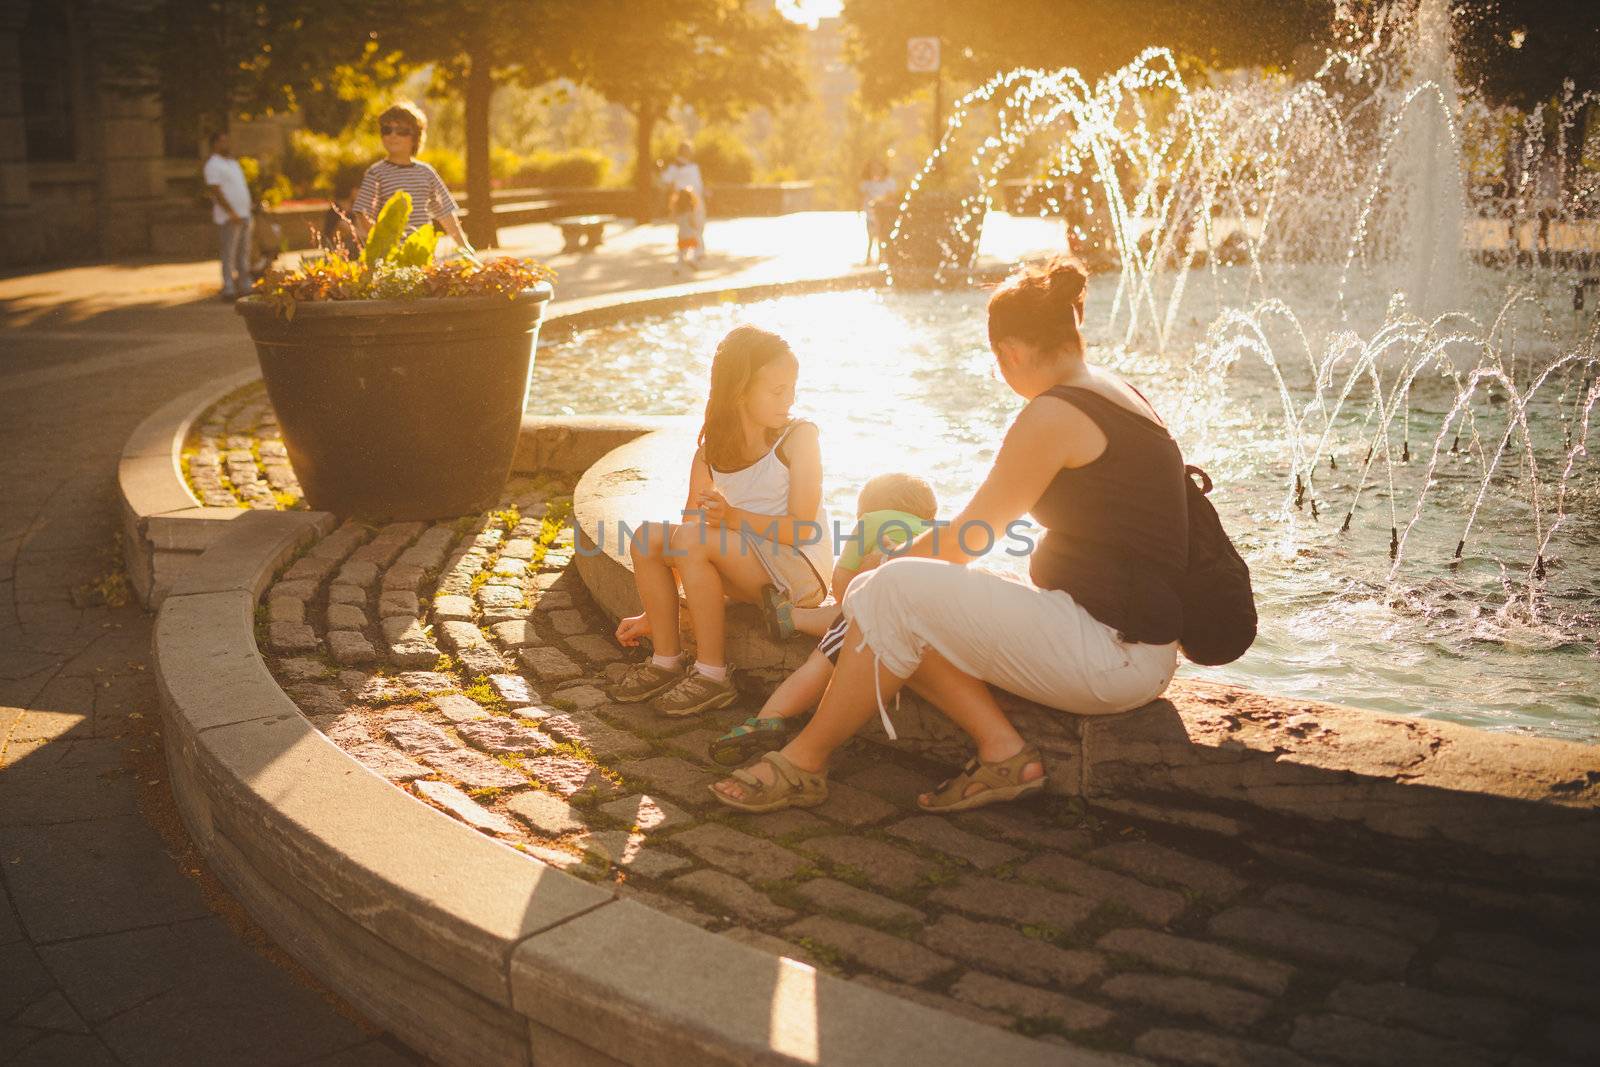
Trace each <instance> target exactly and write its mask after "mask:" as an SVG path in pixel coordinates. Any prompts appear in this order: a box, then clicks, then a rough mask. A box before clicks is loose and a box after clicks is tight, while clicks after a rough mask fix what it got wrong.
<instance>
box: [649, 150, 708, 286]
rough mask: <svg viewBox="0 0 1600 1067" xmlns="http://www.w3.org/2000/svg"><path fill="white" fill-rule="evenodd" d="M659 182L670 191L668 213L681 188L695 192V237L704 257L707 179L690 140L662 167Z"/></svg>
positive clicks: (700, 257)
mask: <svg viewBox="0 0 1600 1067" xmlns="http://www.w3.org/2000/svg"><path fill="white" fill-rule="evenodd" d="M656 181H657V184H659V185H662V186H664V187H665V188H666V189H667V193H668V207H667V210H668V213H669V214H671V211H672V207H671V201H672V199H673V198H675V197H676V194H677V192H678V190H679V189H685V188H687V189H690V190H692V191H693V192H694V199H695V212H694V238H695V244H696V245H697V246H698V248H699V250H700V254H699V256H698V257H697V261H698V259H702V258H704V257H705V252H706V180H705V178H704V177H703V176H702V175H701V173H700V164H698V163H696V162H695V161H694V148H693V147H692V146H691V145H690V144H689V142H688V141H684V142H681V143H680V144H679V145H678V153H677V155H676V156H675V157H674V158H673V160H672V162H671V163H668V164H667V165H666V166H665V167H663V168H661V173H660V175H659V176H658V177H657V179H656Z"/></svg>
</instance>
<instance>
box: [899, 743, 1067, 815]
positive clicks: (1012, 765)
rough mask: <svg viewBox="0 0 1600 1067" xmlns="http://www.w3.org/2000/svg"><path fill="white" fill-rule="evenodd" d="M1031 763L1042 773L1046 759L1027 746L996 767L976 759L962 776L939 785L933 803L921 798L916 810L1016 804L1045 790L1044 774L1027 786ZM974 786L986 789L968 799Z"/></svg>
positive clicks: (973, 759)
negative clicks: (1024, 772) (1027, 770)
mask: <svg viewBox="0 0 1600 1067" xmlns="http://www.w3.org/2000/svg"><path fill="white" fill-rule="evenodd" d="M1030 763H1037V764H1038V765H1039V767H1040V769H1041V771H1042V770H1043V768H1044V759H1043V758H1042V757H1040V755H1039V750H1038V749H1037V748H1035V747H1034V746H1032V745H1027V746H1025V747H1024V748H1023V750H1022V751H1021V752H1018V753H1017V754H1016V755H1015V756H1012V757H1011V758H1010V759H1004V760H997V761H995V762H994V763H983V762H981V761H980V760H978V758H977V757H973V758H972V759H970V760H968V761H967V765H966V766H965V767H963V768H962V769H961V773H960V774H958V775H956V776H955V777H954V778H951V779H950V780H949V781H947V782H943V783H941V784H940V786H939V788H938V789H937V790H935V791H934V793H933V799H932V800H930V801H928V802H926V803H924V802H923V800H922V798H921V797H918V798H917V807H919V808H921V809H922V810H923V811H969V810H971V809H972V808H981V807H983V806H984V805H986V804H1000V803H1003V802H1005V801H1007V800H1017V799H1019V798H1021V797H1025V796H1027V795H1028V794H1030V793H1037V792H1039V791H1040V790H1041V789H1043V788H1044V781H1045V776H1044V774H1043V773H1041V774H1040V775H1039V777H1037V778H1035V779H1033V781H1031V782H1024V781H1023V780H1022V772H1023V771H1024V770H1026V769H1027V767H1028V765H1029V764H1030ZM974 783H977V784H978V785H981V786H983V788H982V789H980V790H978V791H977V792H975V793H972V794H971V795H970V796H969V795H968V793H967V791H968V790H969V789H971V788H972V786H973V784H974Z"/></svg>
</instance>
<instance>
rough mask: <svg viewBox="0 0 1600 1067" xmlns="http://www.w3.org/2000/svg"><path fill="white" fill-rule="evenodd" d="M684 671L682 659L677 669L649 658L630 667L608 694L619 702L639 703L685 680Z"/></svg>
mask: <svg viewBox="0 0 1600 1067" xmlns="http://www.w3.org/2000/svg"><path fill="white" fill-rule="evenodd" d="M683 671H684V664H683V661H682V660H681V659H680V660H679V662H678V667H677V669H676V670H673V669H671V668H668V667H658V666H656V664H655V663H654V662H653V661H652V660H648V659H647V660H644V661H643V662H640V663H635V664H634V665H633V666H632V667H629V668H628V673H627V674H624V675H623V676H622V681H620V682H618V683H617V684H616V685H614V686H612V687H611V688H610V690H608V695H609V696H610V697H611V699H612V700H615V701H616V702H617V703H619V704H637V703H639V702H640V701H642V700H649V699H650V698H651V697H653V696H655V695H657V694H658V693H665V692H666V691H667V690H668V689H671V688H672V687H673V686H675V685H677V684H678V683H679V682H680V681H682V680H683Z"/></svg>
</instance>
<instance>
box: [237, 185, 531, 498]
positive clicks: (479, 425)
mask: <svg viewBox="0 0 1600 1067" xmlns="http://www.w3.org/2000/svg"><path fill="white" fill-rule="evenodd" d="M410 213H411V198H410V197H409V196H407V195H406V194H405V193H403V192H402V193H396V194H395V195H394V196H393V197H391V198H390V200H389V202H388V203H386V204H385V205H384V206H383V211H382V212H381V213H380V214H379V216H378V221H377V223H376V224H375V225H374V226H373V228H372V233H371V234H370V235H369V236H368V239H367V246H366V248H365V249H364V250H363V251H362V253H361V255H360V256H358V257H353V256H350V255H347V254H343V253H334V254H331V255H328V256H325V257H322V258H319V259H315V260H311V261H309V262H307V263H305V264H304V265H302V266H300V267H298V268H297V269H295V270H293V271H282V272H275V273H271V274H268V275H266V276H265V277H263V278H262V279H261V280H260V281H259V282H257V283H256V287H255V291H254V292H253V293H252V294H251V295H250V296H248V297H246V298H245V299H243V300H240V301H238V302H237V303H236V304H235V305H234V310H235V311H237V312H238V314H239V315H241V316H242V317H243V318H244V320H245V325H246V326H247V327H248V328H249V330H250V336H251V339H252V340H254V341H255V345H256V357H257V358H258V359H259V360H260V362H261V374H262V377H263V378H264V379H265V380H266V384H267V394H268V395H269V396H270V397H271V398H272V406H273V408H274V410H275V411H276V412H277V415H278V423H279V425H280V427H281V428H282V430H283V439H284V445H285V447H286V448H287V449H288V451H289V461H290V463H291V464H292V465H293V466H294V470H295V474H296V476H297V477H298V478H299V481H300V485H301V487H302V488H303V489H304V490H305V498H306V501H307V503H309V504H310V505H311V506H312V507H313V508H317V509H319V510H324V511H332V512H335V513H337V514H339V515H345V516H354V517H356V518H360V519H364V520H368V521H373V522H388V521H395V520H413V519H438V518H444V517H448V516H454V515H464V514H469V513H472V512H476V511H483V510H485V509H486V508H489V507H491V506H493V505H494V504H495V502H496V501H497V500H498V499H499V494H500V491H501V489H502V488H503V486H504V485H505V481H506V477H507V475H508V474H509V473H510V470H511V463H512V460H513V457H514V456H515V453H516V448H517V440H518V436H519V433H520V430H521V426H522V413H523V411H524V410H525V408H526V406H527V398H528V390H529V388H530V383H531V381H532V373H531V372H532V369H533V350H534V343H535V341H536V340H537V338H538V332H539V323H540V321H541V320H542V318H543V316H544V308H545V305H546V304H547V303H548V302H549V301H550V299H551V296H552V291H551V287H550V284H549V282H550V279H551V278H552V277H553V276H554V274H555V272H554V271H552V270H550V269H549V268H548V267H545V266H542V265H540V264H537V263H532V262H528V261H525V260H520V259H513V258H502V259H495V260H491V261H489V262H487V263H482V262H478V261H477V259H476V258H475V257H472V258H469V259H467V260H453V261H447V262H443V263H436V262H434V259H433V254H434V242H435V241H436V240H437V237H436V236H435V234H434V231H433V230H432V228H431V227H429V228H425V229H422V230H418V231H416V232H415V233H412V234H410V235H409V236H408V235H406V234H405V224H406V219H407V217H408V216H409V215H410Z"/></svg>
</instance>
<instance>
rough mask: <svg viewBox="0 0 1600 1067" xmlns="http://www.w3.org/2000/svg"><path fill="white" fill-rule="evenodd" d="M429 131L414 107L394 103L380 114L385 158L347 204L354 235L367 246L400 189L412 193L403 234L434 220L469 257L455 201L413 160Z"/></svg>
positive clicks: (435, 177)
mask: <svg viewBox="0 0 1600 1067" xmlns="http://www.w3.org/2000/svg"><path fill="white" fill-rule="evenodd" d="M427 132H428V120H427V117H426V116H425V115H423V113H422V111H421V109H420V108H418V107H417V106H416V105H415V104H408V103H399V104H395V105H394V106H393V107H391V108H389V109H388V110H387V111H385V112H384V113H383V114H381V115H379V116H378V133H379V134H380V135H381V136H382V138H383V151H384V158H383V159H380V160H378V161H377V162H376V163H374V164H373V165H372V166H370V167H368V168H367V173H366V174H365V175H363V176H362V178H361V184H360V186H359V187H357V189H356V198H355V202H354V203H353V204H352V205H351V208H352V214H353V215H354V222H355V226H356V234H357V236H358V237H360V238H361V240H362V241H363V242H365V241H366V239H367V234H368V233H370V232H371V230H372V224H373V223H375V222H376V221H377V220H378V212H380V211H382V210H383V205H385V204H387V203H388V202H389V198H390V197H391V196H393V195H394V194H395V193H397V192H400V191H402V190H403V191H405V192H407V193H409V194H410V195H411V216H410V217H409V218H408V219H406V228H405V232H406V234H407V235H409V234H410V233H411V232H412V231H413V230H418V229H421V228H422V227H424V226H426V225H428V223H430V222H433V223H436V224H438V225H439V226H441V227H443V228H444V232H445V233H447V234H449V235H450V237H451V239H452V240H454V241H455V243H456V247H457V248H460V249H462V250H463V251H464V252H467V253H469V254H470V253H471V252H472V245H471V244H470V243H469V242H468V241H467V235H466V234H465V233H464V232H462V229H461V220H460V219H459V218H458V217H457V214H456V213H457V211H459V210H460V209H459V208H458V207H457V206H456V201H455V198H454V197H452V196H451V195H450V190H448V189H446V188H445V185H444V179H442V178H440V177H439V172H438V171H436V170H434V169H433V168H432V167H430V166H428V164H426V163H424V162H422V161H421V160H420V159H417V158H416V155H417V153H419V152H421V151H422V140H423V138H424V137H425V136H427ZM475 210H476V209H475Z"/></svg>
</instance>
